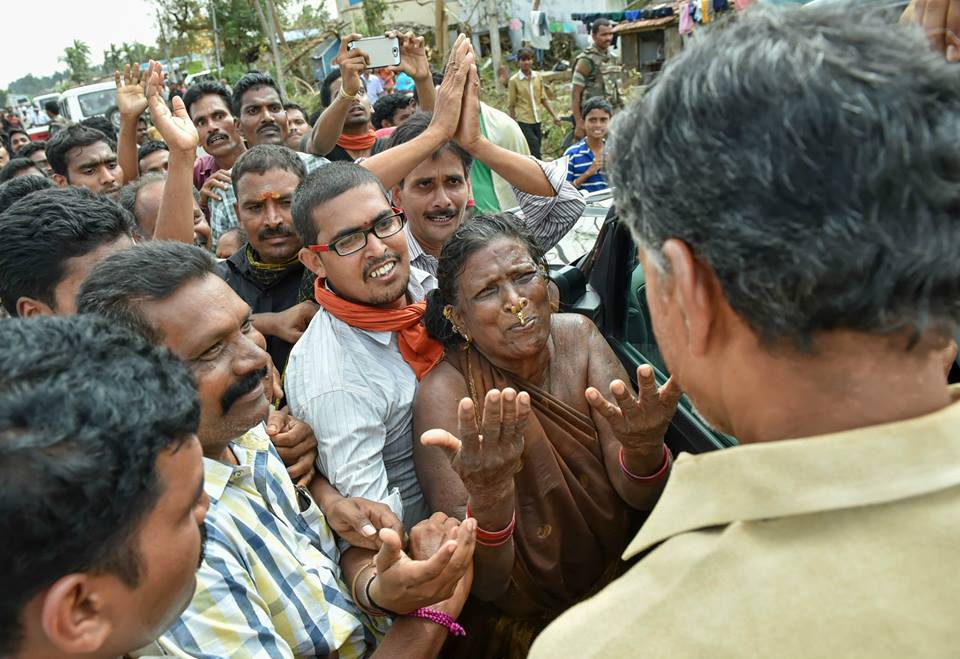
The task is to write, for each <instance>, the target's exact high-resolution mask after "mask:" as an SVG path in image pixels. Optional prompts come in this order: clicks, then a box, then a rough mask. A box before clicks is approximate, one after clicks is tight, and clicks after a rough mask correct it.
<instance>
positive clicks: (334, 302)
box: [313, 277, 443, 380]
mask: <svg viewBox="0 0 960 659" xmlns="http://www.w3.org/2000/svg"><path fill="white" fill-rule="evenodd" d="M313 290H314V294H315V295H316V297H317V304H319V305H320V306H321V307H323V308H324V309H326V310H327V311H329V312H330V313H331V314H333V316H334V317H335V318H338V319H340V320H342V321H343V322H345V323H346V324H347V325H350V326H351V327H356V328H357V329H362V330H367V331H368V332H396V333H397V343H398V344H399V346H400V356H401V357H403V361H405V362H407V364H409V365H410V368H412V369H413V373H414V375H416V376H417V379H418V380H419V379H420V378H422V377H423V376H424V375H426V374H427V373H428V372H429V371H430V369H432V368H433V367H434V366H436V365H437V363H438V362H439V361H440V358H441V357H443V346H442V345H440V342H439V341H436V340H434V339H432V338H430V335H429V334H427V328H426V327H424V326H423V323H421V322H420V321H421V319H422V318H423V313H424V312H425V311H426V310H427V303H426V302H415V303H414V304H408V305H407V306H405V307H403V308H402V309H381V308H379V307H370V306H367V305H365V304H357V303H355V302H350V301H349V300H344V299H343V298H342V297H340V296H339V295H337V294H335V293H333V292H332V291H330V290H328V289H327V287H326V282H325V281H324V280H323V279H320V278H319V277H318V278H317V280H316V282H315V283H314V287H313Z"/></svg>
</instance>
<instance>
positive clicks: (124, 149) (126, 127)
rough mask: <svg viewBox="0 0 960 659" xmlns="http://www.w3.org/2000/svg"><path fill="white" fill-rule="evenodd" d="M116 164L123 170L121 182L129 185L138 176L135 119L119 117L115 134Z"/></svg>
mask: <svg viewBox="0 0 960 659" xmlns="http://www.w3.org/2000/svg"><path fill="white" fill-rule="evenodd" d="M117 162H118V163H120V167H121V169H123V182H124V183H129V182H130V181H134V180H136V179H137V178H138V177H139V176H140V166H139V164H138V162H137V117H127V116H121V117H120V130H119V131H118V132H117Z"/></svg>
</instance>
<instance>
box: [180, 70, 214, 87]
mask: <svg viewBox="0 0 960 659" xmlns="http://www.w3.org/2000/svg"><path fill="white" fill-rule="evenodd" d="M215 74H216V70H215V69H204V70H203V71H197V72H196V73H191V74H190V75H188V76H187V77H186V78H184V79H183V86H184V87H189V86H190V85H193V84H195V83H198V82H201V81H203V80H209V81H211V82H216V75H215Z"/></svg>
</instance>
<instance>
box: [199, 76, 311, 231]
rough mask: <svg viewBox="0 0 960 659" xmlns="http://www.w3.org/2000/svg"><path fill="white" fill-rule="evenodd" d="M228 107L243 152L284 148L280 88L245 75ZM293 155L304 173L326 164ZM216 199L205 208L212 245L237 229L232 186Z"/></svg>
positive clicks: (284, 118)
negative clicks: (243, 144) (268, 146)
mask: <svg viewBox="0 0 960 659" xmlns="http://www.w3.org/2000/svg"><path fill="white" fill-rule="evenodd" d="M230 106H231V111H232V112H233V116H234V117H235V121H236V125H237V128H238V132H239V135H240V136H241V137H242V138H243V140H244V141H245V142H246V145H247V148H251V149H252V148H253V147H255V146H257V145H259V144H277V145H281V146H282V145H284V144H286V141H287V130H288V127H287V111H286V110H285V109H284V106H283V95H282V94H281V92H280V87H279V86H278V85H277V83H276V82H275V81H274V80H273V78H271V77H270V76H268V75H266V74H265V73H260V72H259V71H251V72H249V73H247V74H246V75H244V76H243V77H242V78H240V80H238V81H237V84H235V85H234V86H233V94H232V95H231V97H230ZM323 130H324V129H321V132H323ZM327 130H329V129H327ZM297 155H298V157H299V158H300V159H301V160H302V161H303V164H304V166H305V167H306V170H307V171H308V172H312V171H313V170H314V169H316V168H318V167H322V166H323V165H325V164H327V163H328V162H329V161H328V160H327V159H326V158H323V157H321V156H314V155H311V154H308V153H301V152H297ZM218 196H219V197H220V198H219V199H213V198H211V202H210V205H209V207H210V228H211V230H212V233H213V238H214V244H216V241H217V240H218V239H219V238H220V234H222V233H223V232H224V231H226V230H227V229H229V228H231V227H235V226H238V225H239V219H238V218H237V214H236V204H237V195H236V190H235V189H234V188H233V186H232V185H227V186H223V187H222V188H221V191H220V192H219V193H218Z"/></svg>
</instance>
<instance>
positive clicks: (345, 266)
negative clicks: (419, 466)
mask: <svg viewBox="0 0 960 659" xmlns="http://www.w3.org/2000/svg"><path fill="white" fill-rule="evenodd" d="M293 217H294V222H295V224H296V226H297V230H298V232H299V233H300V235H301V238H302V240H303V242H304V245H306V247H305V248H304V249H303V250H301V252H300V259H301V261H303V263H304V265H305V266H306V267H307V268H309V269H310V270H311V271H312V272H314V273H315V274H316V275H317V282H316V285H315V296H316V299H317V301H318V302H319V303H320V306H321V309H320V311H319V312H318V313H317V315H316V316H315V317H314V319H313V320H312V321H311V322H310V325H309V327H307V330H306V331H305V332H304V333H303V336H302V338H301V339H300V341H299V342H297V344H296V345H295V346H294V347H293V351H292V352H291V353H290V359H289V361H288V366H287V374H286V383H285V385H286V386H285V388H286V392H287V400H288V402H289V403H290V406H291V410H296V412H295V414H297V415H300V418H303V419H304V420H305V421H307V423H309V424H310V425H311V427H313V428H314V431H315V433H316V436H317V438H318V451H319V458H318V459H319V466H320V469H321V470H322V472H323V473H324V474H326V476H327V478H328V480H329V481H330V483H331V484H332V485H334V486H335V487H336V488H337V489H338V490H340V492H351V493H356V492H364V493H365V494H366V496H368V497H369V498H370V499H372V500H375V501H379V502H381V503H385V504H387V505H388V506H390V508H391V509H392V510H393V512H394V513H396V515H397V516H398V517H400V518H401V519H402V520H403V524H404V527H405V528H412V527H413V525H414V524H416V523H417V522H419V521H421V520H423V519H426V518H427V517H428V516H429V514H430V511H429V509H428V508H427V504H426V501H425V500H424V498H423V494H422V493H421V491H420V484H419V483H418V481H417V474H416V471H415V469H414V464H413V454H412V451H413V441H412V438H413V425H412V424H413V395H414V393H415V392H416V387H417V379H418V378H419V376H420V374H421V373H422V371H423V370H424V369H425V368H428V367H429V366H431V365H432V363H431V361H430V358H429V356H427V357H423V356H421V355H420V354H418V353H419V351H418V350H417V346H419V345H422V344H421V343H420V341H422V340H424V339H425V338H426V337H425V335H424V336H420V334H419V332H420V331H423V326H422V325H420V323H419V320H420V317H421V316H422V314H423V309H422V307H423V303H422V302H421V300H423V299H424V296H425V289H428V288H430V287H433V286H436V284H435V282H434V281H433V276H432V275H430V274H428V273H426V272H424V271H422V270H419V269H417V268H412V267H411V266H410V257H409V254H408V252H407V241H406V236H405V235H404V232H403V226H404V216H403V212H402V211H400V210H399V209H397V208H393V207H392V206H391V205H390V203H389V201H388V200H387V193H386V191H385V189H384V187H383V185H382V183H381V182H380V180H379V179H378V178H377V177H376V176H374V175H373V174H372V173H371V172H370V171H368V170H367V169H364V168H363V167H361V166H359V165H356V164H354V163H346V162H335V163H331V164H330V165H328V166H327V167H325V168H324V171H323V174H322V176H321V175H308V176H307V178H306V179H305V180H304V182H303V183H302V184H301V186H300V187H299V188H298V190H297V196H296V198H295V200H294V206H293ZM439 356H440V355H439V354H437V355H436V356H435V357H436V358H439Z"/></svg>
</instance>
